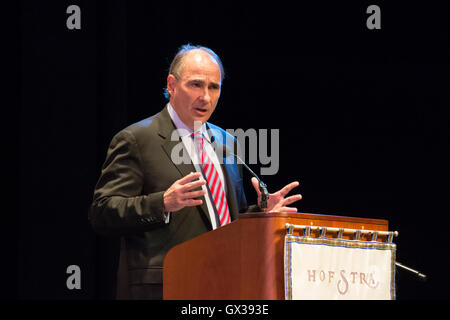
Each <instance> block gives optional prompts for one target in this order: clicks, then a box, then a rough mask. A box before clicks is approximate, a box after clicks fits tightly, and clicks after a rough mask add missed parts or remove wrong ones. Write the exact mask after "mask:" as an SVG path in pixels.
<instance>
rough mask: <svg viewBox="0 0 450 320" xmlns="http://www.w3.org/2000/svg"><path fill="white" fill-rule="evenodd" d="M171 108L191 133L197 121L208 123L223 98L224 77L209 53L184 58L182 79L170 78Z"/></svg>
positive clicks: (168, 86) (192, 53)
mask: <svg viewBox="0 0 450 320" xmlns="http://www.w3.org/2000/svg"><path fill="white" fill-rule="evenodd" d="M167 89H168V91H169V93H170V104H171V105H172V107H173V108H174V109H175V111H176V112H177V114H178V116H179V117H180V119H181V120H182V121H183V122H184V123H185V124H186V125H187V126H189V127H190V128H191V129H193V128H194V121H201V122H202V123H205V122H206V121H208V119H209V118H210V117H211V115H212V113H213V112H214V109H215V108H216V105H217V101H218V100H219V97H220V89H221V75H220V68H219V65H218V64H217V63H216V61H215V60H214V59H213V58H212V57H211V56H209V55H208V54H207V53H206V52H203V51H201V50H192V51H190V52H188V53H187V54H186V56H185V57H184V65H183V68H182V70H181V75H180V79H178V80H177V79H176V78H175V77H174V76H173V75H169V76H168V77H167Z"/></svg>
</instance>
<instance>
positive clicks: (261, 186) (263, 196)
mask: <svg viewBox="0 0 450 320" xmlns="http://www.w3.org/2000/svg"><path fill="white" fill-rule="evenodd" d="M224 152H225V157H228V156H229V155H230V156H233V157H236V159H237V160H239V162H240V163H241V164H242V165H243V166H244V167H245V168H246V169H247V170H248V171H249V172H250V173H251V175H252V176H254V177H255V178H256V180H258V183H259V191H261V202H260V205H259V207H260V208H261V210H262V211H266V210H267V200H269V191H268V190H267V185H266V184H265V183H264V182H263V181H262V180H261V179H260V178H259V177H258V175H257V174H256V173H254V172H253V170H252V169H250V167H249V166H248V165H247V164H246V163H245V162H244V161H243V160H242V159H241V157H239V156H238V155H237V154H234V153H233V152H231V151H230V149H229V148H228V147H227V146H226V145H222V146H219V147H218V148H217V149H216V153H217V154H222V155H223V153H224Z"/></svg>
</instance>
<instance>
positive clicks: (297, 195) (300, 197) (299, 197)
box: [283, 194, 302, 206]
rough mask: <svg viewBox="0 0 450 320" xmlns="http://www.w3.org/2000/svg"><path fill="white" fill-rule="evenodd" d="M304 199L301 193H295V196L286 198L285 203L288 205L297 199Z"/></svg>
mask: <svg viewBox="0 0 450 320" xmlns="http://www.w3.org/2000/svg"><path fill="white" fill-rule="evenodd" d="M301 199H302V195H301V194H295V195H293V196H290V197H287V198H286V199H284V201H283V205H284V206H287V205H290V204H291V203H294V202H296V201H299V200H301Z"/></svg>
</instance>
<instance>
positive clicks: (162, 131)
mask: <svg viewBox="0 0 450 320" xmlns="http://www.w3.org/2000/svg"><path fill="white" fill-rule="evenodd" d="M158 118H159V120H160V121H159V130H158V134H159V135H160V136H161V137H162V138H164V141H163V143H162V145H161V146H162V148H163V149H164V152H165V153H166V155H167V157H168V158H169V161H170V162H172V163H173V165H174V166H175V168H176V169H177V170H178V171H179V172H180V175H181V177H180V178H182V177H184V176H186V175H188V174H189V173H191V172H195V171H196V170H195V167H194V165H193V164H192V161H189V162H188V163H184V161H183V162H182V163H180V164H178V163H175V162H174V161H173V159H172V156H171V155H172V150H173V148H175V147H176V146H177V147H179V146H180V145H179V144H180V143H181V147H182V148H183V152H184V154H188V153H187V150H186V149H185V147H184V144H183V142H182V141H181V138H180V137H179V136H177V139H173V138H172V133H173V132H174V131H175V130H176V128H175V125H174V123H173V122H172V119H171V118H170V115H169V111H168V110H167V106H166V107H165V108H164V109H163V110H162V111H161V112H160V114H159V115H158ZM174 137H175V136H174ZM199 207H200V212H201V214H202V215H203V216H204V218H206V221H208V223H209V225H208V227H209V228H210V229H212V223H211V217H210V216H209V213H208V207H207V205H206V202H205V201H203V203H202V204H201V205H200V206H199Z"/></svg>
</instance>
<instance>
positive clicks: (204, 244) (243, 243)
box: [163, 213, 388, 300]
mask: <svg viewBox="0 0 450 320" xmlns="http://www.w3.org/2000/svg"><path fill="white" fill-rule="evenodd" d="M286 223H290V224H296V225H308V226H323V227H337V228H349V229H362V230H375V231H388V221H387V220H379V219H364V218H352V217H342V216H329V215H321V214H303V213H295V214H292V213H291V214H284V213H245V214H241V215H240V216H239V219H238V220H236V221H233V222H232V223H230V224H228V225H226V226H224V227H222V228H218V229H216V230H214V231H211V232H208V233H205V234H203V235H201V236H198V237H196V238H194V239H192V240H189V241H186V242H184V243H182V244H180V245H178V246H176V247H174V248H172V249H171V250H170V251H169V252H168V254H167V256H166V258H165V261H164V273H163V275H164V279H163V285H164V299H170V300H178V299H187V300H196V299H202V300H203V299H204V300H207V299H214V300H284V297H285V292H284V237H285V235H286V227H285V225H286ZM345 238H347V239H348V238H349V236H344V239H345ZM382 240H383V239H382V237H380V238H379V239H378V241H382Z"/></svg>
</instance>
